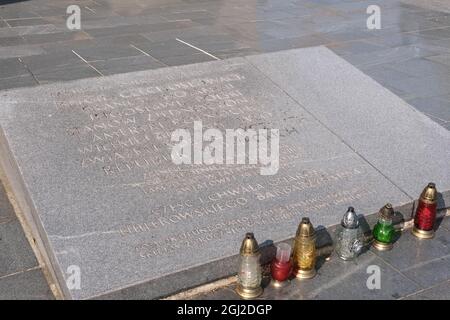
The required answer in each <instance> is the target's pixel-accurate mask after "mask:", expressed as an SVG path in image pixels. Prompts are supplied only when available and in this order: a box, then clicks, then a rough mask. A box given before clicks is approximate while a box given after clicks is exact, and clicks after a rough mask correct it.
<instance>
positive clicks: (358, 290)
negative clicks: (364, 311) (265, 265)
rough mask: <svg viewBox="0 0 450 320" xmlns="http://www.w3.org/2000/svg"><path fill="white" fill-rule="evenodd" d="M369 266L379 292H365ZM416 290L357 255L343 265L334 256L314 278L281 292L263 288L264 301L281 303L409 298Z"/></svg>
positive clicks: (379, 264)
mask: <svg viewBox="0 0 450 320" xmlns="http://www.w3.org/2000/svg"><path fill="white" fill-rule="evenodd" d="M369 266H376V267H379V269H380V276H381V283H380V284H381V287H380V289H372V290H371V289H369V288H368V287H367V281H368V278H369V277H370V275H371V274H372V273H368V267H369ZM419 289H420V287H419V286H418V285H417V284H416V283H414V282H413V281H411V280H409V279H408V278H406V277H405V276H404V275H402V274H401V273H399V272H397V271H395V270H394V269H393V268H391V267H390V266H389V265H387V264H386V263H384V262H383V261H381V260H380V259H378V258H377V257H376V256H375V255H374V254H372V253H371V252H366V253H365V254H362V255H360V256H359V257H358V258H357V259H356V260H355V261H349V262H346V261H343V260H341V259H339V258H338V257H337V256H335V255H334V254H333V255H332V256H331V260H330V261H327V262H325V263H324V264H323V265H322V266H321V267H320V269H319V270H318V274H317V276H316V277H315V278H313V279H311V280H306V281H298V280H296V279H293V280H291V283H290V285H289V286H287V287H286V288H282V289H281V290H278V289H275V288H270V287H269V288H266V292H265V294H266V295H267V296H268V297H271V296H275V297H284V299H318V300H321V299H326V300H328V299H342V300H353V299H355V297H357V299H362V300H367V299H368V300H374V299H375V300H381V299H390V300H392V299H398V298H401V297H404V296H406V295H408V294H411V293H413V292H415V291H417V290H419Z"/></svg>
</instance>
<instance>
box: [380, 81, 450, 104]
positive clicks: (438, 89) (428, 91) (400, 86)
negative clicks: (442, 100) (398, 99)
mask: <svg viewBox="0 0 450 320" xmlns="http://www.w3.org/2000/svg"><path fill="white" fill-rule="evenodd" d="M449 85H450V75H448V76H444V75H439V76H428V77H421V78H416V77H407V78H405V79H404V80H403V81H392V82H391V83H389V86H388V88H389V89H394V90H395V91H396V92H400V94H401V95H402V96H408V99H413V98H419V97H422V98H427V97H435V96H442V95H445V94H447V93H448V87H449Z"/></svg>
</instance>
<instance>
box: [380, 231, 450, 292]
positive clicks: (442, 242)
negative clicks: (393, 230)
mask: <svg viewBox="0 0 450 320" xmlns="http://www.w3.org/2000/svg"><path fill="white" fill-rule="evenodd" d="M411 248H415V250H411ZM372 251H373V252H375V254H377V255H378V256H380V257H381V258H382V259H383V260H384V261H386V262H387V263H389V264H390V265H392V266H394V267H395V268H396V269H398V270H400V271H402V272H403V271H405V270H410V269H412V268H416V267H420V266H421V265H425V264H427V263H429V262H430V261H434V260H436V259H440V258H441V257H443V256H446V255H449V254H450V233H449V232H448V231H447V230H446V229H444V228H442V229H441V228H439V229H438V230H437V231H436V236H435V238H434V239H433V240H421V239H418V238H416V237H415V236H413V235H412V234H411V230H410V229H407V230H405V231H404V232H403V233H402V234H401V237H400V240H399V241H398V242H397V243H396V244H395V247H394V249H393V250H391V251H386V252H379V251H377V250H375V249H372ZM449 269H450V268H449ZM430 286H431V285H430Z"/></svg>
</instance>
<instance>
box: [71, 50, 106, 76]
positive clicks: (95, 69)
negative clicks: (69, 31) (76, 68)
mask: <svg viewBox="0 0 450 320" xmlns="http://www.w3.org/2000/svg"><path fill="white" fill-rule="evenodd" d="M72 53H73V54H74V55H76V56H77V57H78V58H80V59H81V60H82V61H83V62H84V63H86V64H87V65H88V66H89V67H91V68H92V69H94V71H95V72H97V73H98V74H99V75H101V76H102V77H104V76H105V75H104V74H103V73H101V72H100V71H99V70H98V69H97V68H96V67H94V66H93V65H91V64H90V63H89V62H88V61H87V60H86V59H84V58H83V57H82V56H80V55H79V54H78V53H77V52H75V50H72Z"/></svg>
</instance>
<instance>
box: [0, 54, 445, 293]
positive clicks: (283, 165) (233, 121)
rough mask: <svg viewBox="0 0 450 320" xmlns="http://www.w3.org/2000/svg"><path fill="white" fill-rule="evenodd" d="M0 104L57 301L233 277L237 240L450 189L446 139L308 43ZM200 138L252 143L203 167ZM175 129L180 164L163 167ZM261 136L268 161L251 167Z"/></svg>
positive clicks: (21, 193) (60, 86)
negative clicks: (432, 188)
mask: <svg viewBox="0 0 450 320" xmlns="http://www.w3.org/2000/svg"><path fill="white" fill-rule="evenodd" d="M0 98H1V99H0V127H1V130H0V151H1V153H0V160H1V164H2V166H3V167H4V169H5V171H6V174H7V177H8V180H9V182H10V184H11V186H12V189H13V191H14V193H15V196H16V198H17V200H18V203H19V205H20V207H21V209H22V211H23V212H24V215H25V217H26V219H27V221H28V222H29V224H30V225H31V227H32V231H33V233H34V237H35V239H36V243H37V245H38V247H39V249H40V251H41V253H42V258H43V259H44V261H45V262H46V264H48V266H49V269H50V271H51V273H52V276H53V278H54V281H55V282H56V283H57V285H58V286H59V289H60V290H61V292H62V293H63V295H64V297H65V298H67V299H90V298H111V297H113V298H158V297H163V296H166V295H169V294H171V293H175V292H177V291H180V290H183V289H186V288H190V287H193V286H196V285H200V284H202V283H206V282H210V281H213V280H215V279H218V278H221V277H225V276H229V275H231V274H234V273H235V260H236V254H237V253H238V250H239V245H240V242H241V240H242V237H243V235H244V234H245V232H249V231H252V232H254V233H255V236H256V238H257V240H258V241H259V242H260V243H263V242H266V241H274V242H277V241H282V240H285V239H288V238H291V237H292V236H293V235H294V234H295V230H296V228H297V225H298V223H299V221H300V220H301V217H302V216H309V217H310V218H311V220H312V222H313V224H314V225H315V226H318V225H323V226H331V225H335V224H337V223H338V222H339V220H340V218H341V217H342V214H343V212H345V210H346V208H347V206H349V205H352V206H354V207H355V208H356V210H357V211H358V212H359V213H361V214H372V213H375V212H377V211H378V209H379V208H380V207H381V206H382V205H384V204H385V203H386V202H391V203H393V204H394V205H395V206H397V207H400V206H405V205H408V204H411V203H412V202H413V200H414V199H415V198H416V197H417V196H418V192H419V190H420V189H421V188H423V186H424V185H425V184H426V183H427V182H428V181H435V182H436V183H437V185H438V187H439V190H440V191H443V195H444V198H445V197H447V196H448V193H447V191H448V190H450V179H449V178H450V170H449V168H448V164H449V163H450V162H449V160H450V158H449V150H450V133H449V132H448V131H447V130H445V129H443V128H441V127H439V126H438V125H437V124H435V123H434V122H432V121H431V120H429V119H428V118H427V117H425V116H423V115H422V114H421V113H419V112H416V111H414V110H413V109H412V108H411V107H410V106H409V105H407V104H406V103H405V102H403V101H402V100H400V99H399V98H397V97H396V96H395V95H394V94H392V93H390V92H389V91H387V90H386V89H384V88H383V87H381V86H380V85H378V84H377V83H376V82H374V81H373V80H371V79H370V78H369V77H367V76H365V75H364V74H362V73H361V72H360V71H358V70H357V69H355V68H354V67H352V66H351V65H350V64H348V63H347V62H345V61H344V60H342V59H340V58H339V57H337V56H336V55H334V54H333V53H332V52H331V51H329V50H328V49H326V48H323V47H319V48H308V49H298V50H292V51H286V52H279V53H271V54H264V55H258V56H251V57H246V58H234V59H229V60H223V61H214V62H205V63H200V64H194V65H187V66H182V67H171V68H164V69H157V70H148V71H142V72H133V73H128V74H121V75H114V76H110V77H104V78H95V79H84V80H77V81H72V82H65V83H56V84H52V85H45V86H40V87H36V88H27V89H18V90H11V91H3V92H0ZM209 129H213V130H215V131H214V132H216V133H217V132H219V133H223V134H224V137H225V136H226V132H227V130H239V129H241V130H243V131H246V132H250V131H251V130H254V131H252V132H257V133H258V137H257V140H254V139H253V138H254V137H253V136H247V137H245V139H244V140H242V141H244V145H245V146H246V147H245V148H244V151H245V152H244V153H245V155H246V158H245V159H246V160H247V161H246V163H240V164H235V162H236V161H237V160H236V161H235V162H233V161H231V162H229V163H228V162H226V164H225V161H224V163H220V162H215V163H213V164H207V162H206V159H207V157H206V156H205V152H206V154H208V152H209V151H211V149H208V147H207V146H209V147H211V145H212V142H213V141H214V142H217V141H221V140H220V139H219V138H218V135H216V136H214V137H215V138H214V139H211V140H210V141H209V142H208V141H202V136H203V138H204V140H206V138H205V135H206V133H207V132H208V130H209ZM250 129H251V130H250ZM269 129H270V130H276V134H275V135H274V133H273V132H272V134H271V135H270V138H269V134H267V136H266V137H265V136H264V135H260V133H261V132H266V131H264V130H269ZM177 130H184V131H183V132H185V133H186V132H188V133H189V134H192V137H193V138H192V140H185V141H188V143H187V144H186V145H185V146H189V150H191V151H192V154H190V157H189V159H191V160H192V159H193V163H192V164H190V163H181V164H177V163H176V161H174V157H173V150H174V145H176V141H174V139H173V135H174V132H178V131H177ZM196 130H197V131H196ZM196 132H197V133H198V132H200V138H199V137H198V136H197V138H196ZM209 132H211V131H209ZM274 132H275V131H274ZM209 137H210V138H211V136H209ZM263 138H264V139H266V142H267V146H270V148H267V149H266V150H265V151H267V152H269V149H270V152H272V153H271V155H273V154H274V153H273V152H274V150H278V149H277V148H276V147H275V145H274V144H272V142H273V141H278V146H279V157H276V158H271V160H272V161H271V162H265V163H261V162H251V163H250V158H251V156H250V154H251V151H250V149H251V142H252V141H257V142H258V146H259V150H261V149H264V148H263V147H261V146H263V144H259V143H260V142H261V143H262V142H263V141H264V139H263ZM199 139H200V140H199ZM199 141H200V142H199ZM233 141H234V140H233ZM221 142H223V141H221ZM219 145H220V144H219ZM199 146H200V147H199ZM216 146H217V144H216ZM191 147H192V149H191ZM186 150H187V149H186ZM208 150H209V151H208ZM218 150H219V148H216V149H214V156H217V155H218V154H217V153H216V152H219V151H218ZM233 150H234V147H233ZM236 150H238V149H236ZM222 151H223V157H227V156H228V151H229V150H228V149H226V148H224V150H222ZM225 151H226V152H225ZM241 151H242V150H241ZM225 153H226V154H225ZM236 153H238V151H236ZM198 154H200V155H203V158H202V156H200V157H199V159H200V161H196V157H197V155H198ZM209 154H210V155H213V153H209ZM231 154H232V155H233V153H231ZM267 154H269V153H267ZM220 155H221V154H220V153H219V156H220ZM258 155H259V156H260V154H259V153H258ZM185 159H187V158H185ZM199 159H198V158H197V160H199ZM216 159H217V158H216ZM233 159H234V158H233ZM233 159H232V160H233ZM236 159H237V158H236ZM202 160H204V161H202ZM264 169H274V170H272V171H270V170H269V171H270V172H269V173H267V172H265V171H264ZM264 172H265V173H264ZM445 199H446V198H445ZM76 275H80V277H79V278H76V277H75V276H76Z"/></svg>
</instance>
